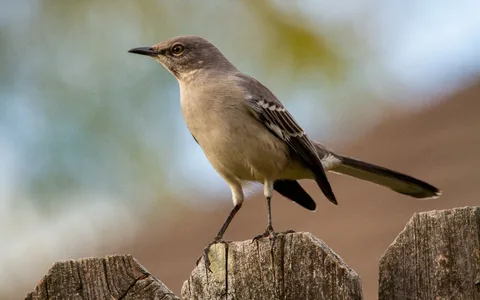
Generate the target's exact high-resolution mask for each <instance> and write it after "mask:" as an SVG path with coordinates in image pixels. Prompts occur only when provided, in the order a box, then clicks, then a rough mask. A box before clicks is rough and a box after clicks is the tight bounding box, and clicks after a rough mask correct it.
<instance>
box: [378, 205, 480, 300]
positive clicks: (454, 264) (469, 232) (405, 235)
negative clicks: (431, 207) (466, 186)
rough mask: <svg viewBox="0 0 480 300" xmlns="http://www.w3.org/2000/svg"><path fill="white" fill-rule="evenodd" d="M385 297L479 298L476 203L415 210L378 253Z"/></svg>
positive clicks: (479, 233) (381, 291)
mask: <svg viewBox="0 0 480 300" xmlns="http://www.w3.org/2000/svg"><path fill="white" fill-rule="evenodd" d="M387 299H388V300H400V299H401V300H409V299H455V300H457V299H458V300H460V299H468V300H480V207H464V208H454V209H449V210H437V211H430V212H424V213H419V214H415V215H414V216H413V217H412V218H411V219H410V221H409V222H408V224H407V225H406V227H405V229H404V230H403V231H402V232H401V233H400V234H399V235H398V237H397V238H396V240H395V241H394V242H393V244H392V245H391V246H390V247H389V248H388V249H387V251H386V252H385V254H384V255H383V256H382V258H381V259H380V287H379V300H387Z"/></svg>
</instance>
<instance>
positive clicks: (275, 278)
mask: <svg viewBox="0 0 480 300" xmlns="http://www.w3.org/2000/svg"><path fill="white" fill-rule="evenodd" d="M210 261H211V266H210V268H211V269H212V273H207V272H206V270H205V265H204V263H203V259H202V261H201V262H200V263H199V265H198V266H197V268H195V270H193V272H192V274H191V276H190V278H189V279H188V280H187V281H185V283H184V284H183V287H182V293H181V295H182V299H185V300H187V299H197V300H200V299H212V300H214V299H237V300H240V299H325V300H326V299H329V300H339V299H348V300H356V299H362V288H361V284H360V277H359V276H358V275H357V273H355V271H353V270H352V269H350V268H349V267H348V266H347V265H346V264H345V263H344V262H343V261H342V259H341V258H340V257H339V256H338V255H337V254H335V252H333V251H332V250H331V249H330V248H329V247H328V246H327V245H326V244H325V243H324V242H322V241H321V240H319V239H317V238H316V237H314V236H313V235H312V234H311V233H289V234H286V235H284V234H280V235H278V236H277V238H276V241H275V245H274V248H273V251H272V250H271V247H270V241H269V239H268V238H263V239H260V240H258V241H257V242H252V241H244V242H231V243H228V244H227V245H224V244H216V245H214V246H213V247H212V248H211V250H210Z"/></svg>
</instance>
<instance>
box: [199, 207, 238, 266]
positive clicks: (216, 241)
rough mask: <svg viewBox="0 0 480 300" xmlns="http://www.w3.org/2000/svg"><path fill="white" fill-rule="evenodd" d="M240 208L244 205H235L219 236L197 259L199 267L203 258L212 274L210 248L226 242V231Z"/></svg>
mask: <svg viewBox="0 0 480 300" xmlns="http://www.w3.org/2000/svg"><path fill="white" fill-rule="evenodd" d="M240 207H242V203H239V204H235V206H234V207H233V209H232V211H231V212H230V214H229V215H228V217H227V219H226V220H225V222H224V223H223V225H222V228H220V230H219V231H218V233H217V235H216V236H215V237H214V238H213V240H212V241H211V242H210V243H208V245H207V247H205V249H203V255H202V256H200V257H199V258H198V259H197V265H198V263H199V262H200V259H202V257H203V258H204V261H205V269H207V270H208V271H210V272H212V270H210V259H209V258H208V252H209V251H210V247H212V246H213V245H215V244H217V243H225V241H224V240H223V235H224V234H225V231H226V230H227V228H228V225H230V222H232V220H233V217H235V215H236V214H237V212H238V211H239V210H240Z"/></svg>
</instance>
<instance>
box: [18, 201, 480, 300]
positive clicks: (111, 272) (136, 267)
mask: <svg viewBox="0 0 480 300" xmlns="http://www.w3.org/2000/svg"><path fill="white" fill-rule="evenodd" d="M210 257H211V258H210V260H211V262H212V265H211V269H212V273H209V272H206V270H205V267H204V264H203V261H201V262H200V264H199V265H198V266H197V267H196V268H195V269H194V270H193V272H192V273H191V275H190V278H188V279H187V280H186V281H185V282H184V284H183V287H182V291H181V299H325V300H327V299H328V300H330V299H348V300H355V299H363V296H362V286H361V283H360V277H359V276H358V275H357V273H356V272H355V271H354V270H352V269H350V268H349V267H348V266H347V265H346V264H345V263H344V262H343V261H342V259H341V258H340V257H339V256H338V255H337V254H335V252H334V251H333V250H332V249H330V248H329V247H328V246H327V245H326V244H325V243H324V242H322V241H321V240H319V239H317V238H316V237H315V236H313V235H312V234H310V233H292V234H287V235H281V236H280V237H279V238H278V239H277V241H276V243H275V246H274V248H273V249H272V248H271V247H270V242H269V240H268V239H262V240H259V241H257V242H252V241H244V242H232V243H230V244H228V246H225V245H223V244H217V245H215V246H214V247H212V249H211V252H210ZM379 269H380V270H379V271H380V280H379V294H378V299H380V300H400V299H401V300H405V299H436V300H438V299H455V300H460V299H468V300H475V299H477V300H480V207H464V208H455V209H450V210H442V211H430V212H425V213H418V214H415V215H414V216H413V217H412V218H411V219H410V221H409V222H408V223H407V225H406V227H405V229H404V230H403V231H402V232H401V233H400V234H399V235H398V237H397V238H396V239H395V241H394V242H393V243H392V244H391V245H390V247H388V249H387V250H386V252H385V253H384V255H383V256H382V257H381V258H380V268H379ZM26 299H42V300H43V299H159V300H160V299H161V300H170V299H179V297H178V296H176V295H174V294H173V293H172V292H171V291H170V290H169V289H168V288H167V287H166V286H165V285H164V284H163V283H162V282H161V281H160V280H158V279H157V278H155V277H154V276H152V275H151V274H149V273H148V271H147V270H146V269H145V268H144V267H143V266H141V265H140V264H139V263H138V262H137V261H136V260H135V259H134V258H133V257H131V256H130V255H121V256H120V255H119V256H116V255H114V256H107V257H105V258H86V259H80V260H71V261H65V262H57V263H55V264H54V265H53V267H52V268H51V269H50V270H49V271H48V273H47V275H45V276H44V277H43V279H42V280H41V281H40V283H39V284H38V285H37V287H36V288H35V290H34V291H33V292H31V293H29V294H28V295H27V297H26Z"/></svg>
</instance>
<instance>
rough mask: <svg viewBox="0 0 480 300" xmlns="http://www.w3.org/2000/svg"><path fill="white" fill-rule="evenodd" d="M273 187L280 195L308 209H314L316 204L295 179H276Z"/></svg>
mask: <svg viewBox="0 0 480 300" xmlns="http://www.w3.org/2000/svg"><path fill="white" fill-rule="evenodd" d="M273 188H274V189H275V190H276V191H277V192H278V193H280V194H281V195H282V196H284V197H286V198H288V199H290V200H292V201H294V202H296V203H298V204H300V205H301V206H303V207H305V208H306V209H308V210H315V209H316V208H317V204H316V203H315V201H314V200H313V199H312V197H310V195H309V194H308V193H307V192H306V191H305V190H304V189H303V188H302V186H301V185H300V183H298V181H296V180H277V181H275V182H274V184H273Z"/></svg>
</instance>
